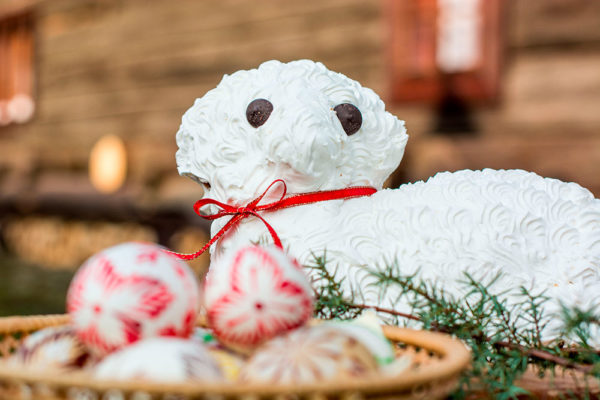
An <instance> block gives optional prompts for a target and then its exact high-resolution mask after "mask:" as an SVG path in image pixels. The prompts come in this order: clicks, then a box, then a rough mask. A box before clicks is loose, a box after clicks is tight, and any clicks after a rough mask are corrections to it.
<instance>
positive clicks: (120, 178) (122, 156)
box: [89, 135, 127, 193]
mask: <svg viewBox="0 0 600 400" xmlns="http://www.w3.org/2000/svg"><path fill="white" fill-rule="evenodd" d="M89 175H90V180H91V181H92V184H93V185H94V187H95V188H96V189H97V190H98V191H100V192H102V193H113V192H115V191H117V190H118V189H119V188H120V187H121V186H122V185H123V183H124V182H125V177H126V176H127V153H126V151H125V145H124V143H123V141H122V140H121V138H119V137H118V136H115V135H106V136H103V137H102V138H100V140H98V142H96V144H95V145H94V147H93V148H92V152H91V153H90V160H89Z"/></svg>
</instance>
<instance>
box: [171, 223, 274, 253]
mask: <svg viewBox="0 0 600 400" xmlns="http://www.w3.org/2000/svg"><path fill="white" fill-rule="evenodd" d="M245 217H246V216H245V215H242V214H238V215H236V216H234V217H233V218H231V219H230V220H229V221H228V222H227V223H226V224H225V225H224V226H223V227H222V228H221V230H220V231H219V232H217V234H216V235H215V236H213V237H212V238H211V239H210V240H209V241H208V243H206V244H205V245H204V246H203V247H202V248H201V249H200V250H198V251H197V252H195V253H192V254H185V253H177V252H175V251H171V250H164V252H165V253H168V254H171V255H172V256H175V257H177V258H179V259H181V260H185V261H190V260H194V259H196V258H198V257H200V256H201V255H202V253H204V252H205V251H206V250H208V249H209V248H210V246H212V245H213V244H214V243H215V242H216V241H217V240H219V239H220V238H221V236H223V235H224V234H225V232H227V231H228V230H229V229H230V228H231V227H232V226H233V225H235V224H237V223H238V222H239V221H240V220H241V219H243V218H245ZM261 219H262V218H261ZM265 223H266V222H265ZM271 229H272V228H271Z"/></svg>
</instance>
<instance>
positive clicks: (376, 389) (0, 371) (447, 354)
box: [0, 315, 471, 396]
mask: <svg viewBox="0 0 600 400" xmlns="http://www.w3.org/2000/svg"><path fill="white" fill-rule="evenodd" d="M68 321H69V317H68V315H47V316H26V317H0V334H10V333H13V332H16V331H34V330H38V329H41V328H44V327H49V326H57V325H64V324H66V323H68ZM383 330H384V333H385V335H386V336H387V337H388V339H390V340H392V341H394V342H401V343H405V344H408V345H412V346H415V347H419V348H421V349H422V351H428V352H433V353H435V354H437V355H439V356H440V357H439V359H436V361H435V363H434V364H432V365H431V366H429V367H428V366H424V367H420V368H418V369H411V370H408V371H406V372H405V373H403V374H402V375H400V376H382V375H377V376H368V377H365V378H360V379H344V380H341V379H340V380H335V381H324V382H319V383H314V384H303V385H268V384H237V383H236V384H231V383H230V382H228V383H222V382H221V383H192V382H185V383H177V384H171V383H154V382H148V381H108V380H102V381H100V380H96V379H93V378H92V377H91V376H90V375H89V374H86V373H85V372H73V373H69V374H63V375H58V374H49V373H41V372H33V371H29V370H27V369H15V368H14V367H11V366H7V365H1V363H0V382H2V381H5V382H6V381H19V382H28V383H31V384H47V385H51V386H62V387H69V388H73V387H76V388H88V389H93V390H102V391H106V390H109V389H116V390H121V391H125V392H138V391H141V392H147V393H180V394H183V395H193V394H199V393H202V394H206V393H211V394H219V395H225V396H227V395H240V394H247V393H254V394H258V395H277V394H286V393H287V394H289V393H290V392H293V393H296V394H311V393H315V392H318V393H332V392H336V393H339V392H362V393H365V394H367V393H391V392H394V393H399V392H403V391H408V390H412V389H414V388H415V387H418V386H420V385H426V384H432V382H438V383H439V382H444V381H449V380H452V379H455V378H456V377H457V376H458V374H459V373H460V372H462V371H463V370H464V369H465V368H467V366H468V365H469V363H470V359H471V354H470V351H469V350H468V348H467V347H466V345H465V344H463V343H462V342H461V341H459V340H458V339H455V338H452V337H450V336H449V335H446V334H442V333H436V332H429V331H419V330H414V329H409V328H400V327H394V326H383Z"/></svg>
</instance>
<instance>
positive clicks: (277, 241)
mask: <svg viewBox="0 0 600 400" xmlns="http://www.w3.org/2000/svg"><path fill="white" fill-rule="evenodd" d="M252 215H254V216H255V217H256V218H259V219H260V220H261V221H262V222H263V223H264V224H265V226H266V227H267V229H268V230H269V233H270V234H271V237H272V238H273V244H274V245H275V246H277V247H279V248H280V249H282V250H283V245H282V244H281V240H280V239H279V236H277V232H275V229H273V227H272V226H271V225H270V224H269V223H268V222H267V221H265V219H264V218H263V217H261V216H260V215H259V214H258V213H257V212H253V213H252Z"/></svg>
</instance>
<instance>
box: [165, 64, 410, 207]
mask: <svg viewBox="0 0 600 400" xmlns="http://www.w3.org/2000/svg"><path fill="white" fill-rule="evenodd" d="M407 138H408V135H407V134H406V130H405V128H404V122H403V121H400V120H399V119H398V118H396V117H395V116H393V115H392V114H390V113H389V112H386V111H385V105H384V103H383V101H382V100H381V99H380V98H379V96H377V94H375V92H373V91H372V90H371V89H368V88H364V87H362V86H361V85H360V84H359V83H358V82H356V81H354V80H352V79H349V78H348V77H346V76H344V75H342V74H340V73H336V72H332V71H330V70H328V69H327V68H326V67H325V66H324V65H323V64H321V63H318V62H313V61H310V60H299V61H293V62H289V63H281V62H279V61H268V62H265V63H263V64H261V65H260V66H259V67H258V68H257V69H253V70H248V71H238V72H235V73H233V74H231V75H225V76H224V78H223V80H222V81H221V83H219V85H218V86H217V87H216V88H214V89H213V90H210V91H209V92H208V93H206V94H205V95H204V97H202V98H199V99H197V100H196V102H195V103H194V105H193V106H192V107H191V108H190V109H189V110H188V111H187V112H186V113H185V115H184V116H183V119H182V124H181V127H180V129H179V131H178V132H177V144H178V146H179V150H178V151H177V155H176V158H177V166H178V170H179V173H180V174H182V175H185V176H188V177H190V178H192V179H194V180H195V181H197V182H199V183H200V184H202V185H203V187H204V189H205V197H210V198H213V199H216V200H219V201H222V202H226V203H229V204H244V203H247V202H248V201H250V200H252V199H254V198H255V197H256V196H257V195H259V194H260V193H262V192H263V191H264V190H265V189H266V188H267V187H268V186H269V184H271V182H273V181H274V180H275V179H283V180H284V181H285V182H286V184H287V186H288V191H289V192H292V193H303V192H309V191H315V190H326V189H338V188H344V187H349V186H357V185H365V186H373V187H375V188H377V189H380V188H381V187H382V185H383V182H384V181H385V179H386V178H387V177H388V176H389V175H390V174H391V173H392V172H393V171H394V169H396V167H397V166H398V164H399V163H400V160H401V159H402V155H403V154H404V147H405V145H406V141H407Z"/></svg>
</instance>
